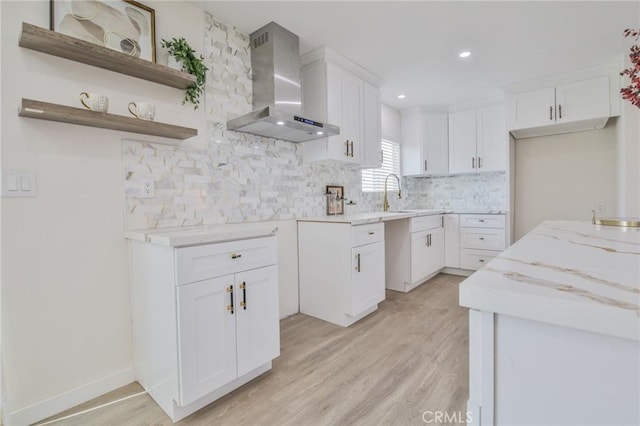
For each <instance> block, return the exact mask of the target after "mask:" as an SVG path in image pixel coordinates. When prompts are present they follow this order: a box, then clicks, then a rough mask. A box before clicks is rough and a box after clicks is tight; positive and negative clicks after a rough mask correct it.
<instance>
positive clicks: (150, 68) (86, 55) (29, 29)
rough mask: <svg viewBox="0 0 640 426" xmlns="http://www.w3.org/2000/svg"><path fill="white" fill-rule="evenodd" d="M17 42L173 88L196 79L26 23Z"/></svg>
mask: <svg viewBox="0 0 640 426" xmlns="http://www.w3.org/2000/svg"><path fill="white" fill-rule="evenodd" d="M18 45H19V46H20V47H26V48H27V49H32V50H37V51H39V52H43V53H46V54H49V55H54V56H59V57H61V58H65V59H71V60H72V61H76V62H80V63H83V64H87V65H92V66H94V67H98V68H104V69H106V70H110V71H115V72H118V73H120V74H125V75H130V76H132V77H137V78H141V79H143V80H148V81H153V82H155V83H160V84H164V85H165V86H169V87H175V88H177V89H186V88H187V87H189V86H191V85H192V84H193V83H195V82H196V77H195V76H194V75H191V74H189V73H186V72H183V71H178V70H174V69H171V68H169V67H165V66H163V65H159V64H156V63H153V62H150V61H146V60H144V59H140V58H134V57H133V56H129V55H126V54H124V53H121V52H117V51H115V50H113V49H109V48H106V47H103V46H98V45H97V44H93V43H89V42H87V41H84V40H80V39H78V38H75V37H70V36H68V35H65V34H62V33H57V32H55V31H50V30H46V29H44V28H41V27H38V26H36V25H32V24H28V23H26V22H23V23H22V34H21V35H20V42H19V43H18Z"/></svg>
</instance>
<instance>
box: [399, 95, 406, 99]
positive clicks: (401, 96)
mask: <svg viewBox="0 0 640 426" xmlns="http://www.w3.org/2000/svg"><path fill="white" fill-rule="evenodd" d="M406 97H407V95H398V99H404V98H406Z"/></svg>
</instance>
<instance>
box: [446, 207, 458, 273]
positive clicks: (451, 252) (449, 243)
mask: <svg viewBox="0 0 640 426" xmlns="http://www.w3.org/2000/svg"><path fill="white" fill-rule="evenodd" d="M459 222H460V221H459V216H458V215H457V214H446V215H444V266H446V267H448V268H459V267H460V227H459Z"/></svg>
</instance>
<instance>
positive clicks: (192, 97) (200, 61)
mask: <svg viewBox="0 0 640 426" xmlns="http://www.w3.org/2000/svg"><path fill="white" fill-rule="evenodd" d="M160 45H161V46H162V47H163V48H165V49H167V52H168V53H169V55H170V56H172V57H173V58H175V60H176V61H177V62H178V63H180V62H181V63H182V70H183V71H186V72H188V73H189V74H192V75H195V76H196V82H195V83H194V84H192V85H191V86H189V87H187V89H186V90H185V94H184V100H183V101H182V104H183V105H184V104H185V102H191V103H192V104H193V109H198V106H199V105H200V95H201V94H202V92H204V82H205V75H206V72H207V70H208V68H207V67H206V66H205V65H204V58H203V57H202V55H200V57H197V56H196V52H195V50H193V49H192V48H191V46H189V43H187V40H185V38H184V37H180V38H175V37H173V38H172V39H171V40H165V39H162V43H161V44H160Z"/></svg>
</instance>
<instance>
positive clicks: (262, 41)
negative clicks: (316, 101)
mask: <svg viewBox="0 0 640 426" xmlns="http://www.w3.org/2000/svg"><path fill="white" fill-rule="evenodd" d="M250 40H251V67H252V69H253V108H254V110H253V111H252V112H250V113H249V114H246V115H243V116H240V117H237V118H234V119H232V120H229V121H227V128H228V129H229V130H235V131H238V132H245V133H252V134H254V135H258V136H266V137H269V138H274V139H282V140H286V141H291V142H306V141H310V140H314V139H319V138H324V137H327V136H333V135H339V134H340V128H339V127H338V126H334V125H332V124H328V123H322V122H320V121H317V120H314V119H313V118H309V117H303V116H302V114H301V113H302V84H301V80H302V79H301V74H300V50H299V40H298V36H297V35H295V34H293V33H292V32H290V31H288V30H287V29H285V28H282V27H281V26H280V25H278V24H276V23H275V22H271V23H269V24H267V25H265V26H264V27H262V28H260V29H259V30H257V31H255V32H254V33H252V34H251V39H250Z"/></svg>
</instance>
